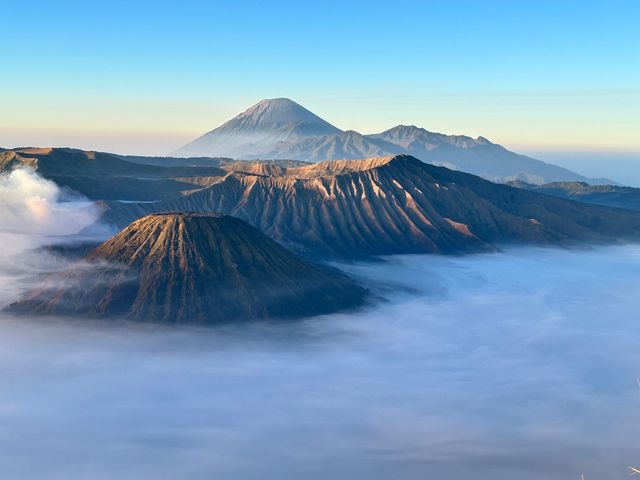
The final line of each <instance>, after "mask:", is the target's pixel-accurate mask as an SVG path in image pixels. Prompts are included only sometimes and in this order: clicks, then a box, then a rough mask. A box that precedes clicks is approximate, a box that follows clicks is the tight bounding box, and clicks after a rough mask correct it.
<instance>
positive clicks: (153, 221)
mask: <svg viewBox="0 0 640 480" xmlns="http://www.w3.org/2000/svg"><path fill="white" fill-rule="evenodd" d="M366 296H367V291H366V290H365V289H363V288H361V287H360V286H358V285H357V284H356V283H355V282H354V281H353V280H351V279H350V278H348V277H346V276H344V275H343V274H342V273H339V272H338V271H335V270H332V269H328V268H327V269H325V268H323V267H319V266H316V265H313V264H311V263H308V262H306V261H303V260H301V259H300V258H298V257H297V256H296V255H294V254H293V253H291V252H289V251H288V250H286V249H285V248H284V247H282V246H281V245H279V244H278V243H276V242H275V241H273V240H271V239H270V238H269V237H267V236H266V235H264V234H262V233H261V232H260V231H259V230H257V229H256V228H254V227H251V226H250V225H248V224H247V223H245V222H244V221H242V220H240V219H237V218H234V217H230V216H227V215H222V214H215V213H174V212H172V213H159V214H154V215H148V216H146V217H144V218H141V219H139V220H137V221H135V222H133V223H132V224H131V225H129V226H128V227H127V228H125V229H124V230H123V231H121V232H120V233H118V234H117V235H115V236H114V237H113V238H111V239H110V240H107V241H106V242H105V243H103V244H102V245H100V246H99V247H98V248H97V249H96V250H94V251H93V252H92V253H90V254H89V255H88V256H87V257H86V258H85V260H84V261H83V262H80V263H77V264H75V265H74V266H73V267H71V268H69V269H68V270H66V271H64V272H61V273H59V274H56V275H53V276H50V277H48V278H47V279H45V281H44V282H43V285H42V286H40V287H39V288H37V289H35V290H34V291H32V292H30V293H28V294H27V295H26V296H25V297H24V298H23V299H22V300H20V301H19V302H16V303H14V304H12V305H10V306H9V307H8V310H9V311H11V312H14V313H23V314H45V315H70V316H95V317H114V318H117V317H122V318H128V319H131V320H136V321H153V322H161V323H197V324H216V323H221V322H226V321H243V320H251V319H264V318H295V317H304V316H310V315H318V314H327V313H331V312H334V311H337V310H342V309H348V308H352V307H356V306H359V305H361V304H362V303H363V302H364V301H365V298H366Z"/></svg>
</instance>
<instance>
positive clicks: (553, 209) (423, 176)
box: [104, 155, 640, 258]
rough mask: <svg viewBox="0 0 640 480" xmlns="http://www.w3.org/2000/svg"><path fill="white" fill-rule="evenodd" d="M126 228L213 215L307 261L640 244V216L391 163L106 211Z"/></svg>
mask: <svg viewBox="0 0 640 480" xmlns="http://www.w3.org/2000/svg"><path fill="white" fill-rule="evenodd" d="M110 208H111V210H110V211H108V212H107V213H106V215H105V217H104V220H105V221H108V222H110V223H114V224H123V223H127V222H129V221H131V220H133V219H135V218H137V217H140V216H143V215H145V214H147V213H149V212H150V211H161V210H193V211H221V212H225V213H227V214H230V215H234V216H237V217H239V218H242V219H243V220H245V221H247V222H248V223H250V224H252V225H254V226H256V227H258V228H259V229H260V230H262V231H263V232H265V233H266V234H268V235H269V236H271V237H272V238H274V239H276V240H278V241H280V242H281V243H283V244H285V245H286V246H288V247H290V248H292V249H295V250H297V251H299V252H303V253H305V254H308V255H312V256H320V257H341V258H364V257H368V256H371V255H383V254H400V253H425V252H432V253H457V252H472V251H486V250H492V249H494V248H495V245H496V244H498V243H505V242H520V243H522V242H524V243H535V244H559V243H575V242H586V243H589V242H611V241H617V240H619V239H621V238H638V237H639V236H640V215H638V214H636V213H633V212H626V211H622V210H617V209H611V208H606V207H600V206H595V205H585V204H580V203H576V202H571V201H567V200H561V199H557V198H552V197H549V196H546V195H539V194H536V193H533V192H529V191H525V190H521V189H516V188H512V187H509V186H505V185H498V184H495V183H491V182H488V181H486V180H483V179H481V178H479V177H476V176H474V175H470V174H465V173H462V172H457V171H452V170H449V169H446V168H443V167H436V166H433V165H428V164H425V163H423V162H420V161H419V160H417V159H416V158H414V157H411V156H406V155H399V156H392V157H381V158H373V159H367V160H360V161H331V162H323V163H319V164H314V165H309V166H305V167H299V168H288V169H284V170H283V171H281V172H277V174H275V173H274V174H271V175H263V174H254V173H250V172H232V173H229V174H228V175H227V176H226V177H224V178H223V179H221V180H220V181H218V182H216V183H215V184H212V185H210V186H209V187H207V188H204V189H202V190H200V191H198V192H195V193H193V194H191V195H186V196H184V197H181V198H178V199H173V200H171V201H168V202H159V203H156V204H128V205H113V204H112V205H110Z"/></svg>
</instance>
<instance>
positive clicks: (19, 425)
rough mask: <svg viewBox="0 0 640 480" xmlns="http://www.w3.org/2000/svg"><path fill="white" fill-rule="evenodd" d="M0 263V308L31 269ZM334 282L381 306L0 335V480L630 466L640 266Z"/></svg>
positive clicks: (607, 474) (29, 326) (352, 475)
mask: <svg viewBox="0 0 640 480" xmlns="http://www.w3.org/2000/svg"><path fill="white" fill-rule="evenodd" d="M0 187H1V186H0ZM1 193H2V190H1V188H0V194H1ZM0 196H1V195H0ZM47 198H49V200H48V201H47V202H44V203H45V204H50V205H49V207H48V209H47V211H48V212H49V213H50V214H52V215H62V217H60V218H64V216H65V215H67V214H68V213H69V210H68V209H67V207H68V206H64V205H62V206H61V205H58V204H57V199H56V197H55V195H54V196H53V197H44V200H47ZM40 203H41V204H42V203H43V202H40ZM38 211H39V210H38ZM1 214H2V211H1V210H0V215H1ZM24 215H25V222H26V223H29V222H40V221H41V220H40V219H38V218H31V217H30V216H29V212H28V211H26V212H25V213H24ZM29 219H30V220H29ZM27 220H29V221H27ZM54 223H56V224H57V223H59V222H54ZM23 226H24V225H22V222H15V224H13V227H12V228H14V229H16V228H17V229H18V233H15V232H13V233H12V232H6V231H5V232H4V233H3V235H4V236H3V240H5V243H6V241H7V240H6V235H17V234H21V233H20V228H22V227H23ZM27 226H28V225H27ZM25 228H26V227H25ZM29 231H32V229H31V227H29ZM10 243H11V245H12V249H11V252H12V253H11V255H8V254H6V252H5V255H4V256H0V269H4V270H3V275H1V276H0V279H1V280H0V282H1V285H0V292H1V293H0V304H6V302H8V301H10V300H11V297H12V296H13V295H15V291H16V290H17V289H19V286H18V287H17V286H16V282H15V281H14V278H15V277H13V276H12V275H13V273H12V272H14V271H15V270H12V268H13V269H15V268H16V265H18V266H20V268H21V270H20V272H22V276H21V277H20V278H22V279H23V280H24V279H28V278H30V277H29V275H28V274H29V272H31V269H30V268H27V267H29V266H33V265H36V264H37V265H39V264H40V263H39V262H38V261H36V260H37V258H36V259H34V258H35V257H33V256H24V254H25V252H22V254H20V253H16V251H15V250H16V248H17V245H20V243H19V242H17V241H15V239H14V240H12V241H11V242H10ZM20 255H23V257H20ZM21 258H30V259H31V260H30V262H31V263H29V262H26V263H25V262H24V261H19V260H20V259H21ZM39 268H42V267H39ZM345 268H347V269H348V270H349V271H350V272H351V273H352V274H354V275H356V276H358V277H360V278H362V279H368V280H367V281H368V282H372V283H370V284H372V285H374V288H375V291H376V292H378V293H380V294H381V295H383V296H385V297H386V298H387V299H389V302H388V303H384V304H379V305H377V306H375V307H373V308H370V309H368V310H365V311H361V312H358V313H350V314H341V315H332V316H328V317H322V318H314V319H309V320H306V321H302V322H294V323H282V324H271V325H268V324H263V325H254V326H252V327H242V328H237V329H236V328H218V329H213V328H212V329H196V328H174V327H171V328H169V327H157V326H150V325H122V324H117V325H116V324H107V323H100V322H89V321H87V322H83V321H71V320H65V319H58V320H46V319H24V318H21V319H13V318H10V317H8V316H6V315H0V379H2V383H1V384H0V472H2V474H1V476H2V478H7V479H21V480H42V479H55V480H69V479H83V480H97V479H101V480H102V479H104V480H107V479H109V480H112V479H115V478H122V479H136V480H147V479H149V480H151V479H153V480H158V479H160V480H162V479H172V480H173V479H176V480H178V479H179V480H191V479H203V480H204V479H207V480H210V479H216V480H218V479H233V480H237V479H239V480H244V479H256V480H258V479H260V480H264V479H350V480H351V479H360V478H363V479H365V478H366V479H394V480H396V479H400V480H402V479H420V480H422V479H425V478H433V479H443V480H448V479H452V480H457V479H463V478H464V479H467V478H475V479H482V480H485V479H486V480H503V479H504V480H507V479H508V480H513V479H515V478H517V479H523V480H527V479H540V480H542V479H544V480H549V479H551V480H553V479H579V478H580V474H581V473H584V475H585V478H586V479H587V480H590V479H610V478H625V477H626V476H627V474H628V470H627V465H635V464H640V388H639V385H638V380H637V376H638V375H640V354H639V349H638V339H640V322H639V320H640V315H639V312H640V295H639V294H638V292H639V291H640V247H637V246H629V247H609V248H599V249H595V250H591V251H566V250H552V249H514V250H509V251H507V252H505V253H501V254H493V255H476V256H466V257H449V258H443V257H437V256H406V257H395V258H390V259H389V261H388V262H387V263H376V264H365V265H355V266H349V267H345ZM23 283H24V281H23ZM23 283H20V285H23Z"/></svg>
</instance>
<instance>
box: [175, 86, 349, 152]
mask: <svg viewBox="0 0 640 480" xmlns="http://www.w3.org/2000/svg"><path fill="white" fill-rule="evenodd" d="M336 133H340V129H338V128H336V127H334V126H333V125H331V124H330V123H329V122H327V121H325V120H323V119H322V118H320V117H318V116H317V115H315V114H314V113H312V112H310V111H309V110H307V109H306V108H304V107H303V106H301V105H299V104H297V103H296V102H294V101H292V100H289V99H288V98H274V99H266V100H262V101H261V102H259V103H257V104H256V105H254V106H252V107H250V108H249V109H247V110H246V111H244V112H242V113H241V114H239V115H237V116H236V117H234V118H232V119H231V120H229V121H228V122H226V123H224V124H223V125H221V126H220V127H218V128H216V129H214V130H212V131H210V132H208V133H205V134H204V135H202V136H201V137H199V138H197V139H195V140H194V141H193V142H191V143H189V144H187V145H185V146H184V147H182V148H180V149H179V150H177V151H176V152H175V155H177V156H183V157H195V156H227V157H233V158H259V157H260V155H261V154H262V153H263V152H267V151H269V150H271V149H273V147H274V145H276V144H277V143H278V142H298V141H301V140H303V139H305V138H308V137H318V136H323V135H332V134H336ZM265 158H267V157H265ZM268 158H273V157H268ZM277 158H286V157H277Z"/></svg>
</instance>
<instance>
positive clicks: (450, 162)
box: [174, 98, 615, 184]
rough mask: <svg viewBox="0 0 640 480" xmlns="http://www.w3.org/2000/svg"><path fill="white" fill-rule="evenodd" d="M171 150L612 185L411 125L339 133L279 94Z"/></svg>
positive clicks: (501, 179) (502, 178)
mask: <svg viewBox="0 0 640 480" xmlns="http://www.w3.org/2000/svg"><path fill="white" fill-rule="evenodd" d="M265 112H266V113H265ZM174 153H175V154H177V155H181V156H187V157H189V156H214V157H218V156H231V157H235V158H240V159H251V160H255V159H275V158H279V159H282V158H290V159H293V160H302V161H307V162H318V161H325V160H356V159H360V158H367V157H371V156H383V155H400V154H406V155H412V156H414V157H416V158H419V159H420V160H422V161H424V162H427V163H432V164H434V165H442V166H446V167H448V168H451V169H454V170H462V171H465V172H469V173H473V174H474V175H479V176H481V177H483V178H486V179H488V180H491V181H496V182H507V181H516V180H520V181H525V182H528V183H534V184H543V183H548V182H550V181H585V182H588V183H591V184H604V183H615V182H612V181H611V180H609V179H605V178H589V177H585V176H583V175H580V174H577V173H575V172H572V171H570V170H568V169H566V168H563V167H559V166H556V165H552V164H549V163H546V162H543V161H541V160H536V159H534V158H531V157H527V156H526V155H521V154H517V153H514V152H511V151H509V150H507V149H506V148H504V147H503V146H501V145H499V144H497V143H493V142H491V141H490V140H488V139H487V138H485V137H482V136H479V137H477V138H471V137H468V136H466V135H446V134H442V133H437V132H430V131H428V130H426V129H424V128H421V127H417V126H415V125H397V126H395V127H392V128H390V129H388V130H385V131H383V132H380V133H375V134H368V135H362V134H360V133H358V132H355V131H353V130H347V131H342V130H340V129H338V128H336V127H334V126H333V125H331V124H330V123H328V122H326V121H325V120H323V119H321V118H320V117H318V116H317V115H315V114H312V113H311V112H309V111H308V110H306V109H305V108H304V107H302V106H301V105H299V104H297V103H295V102H293V101H292V100H289V99H285V98H279V99H266V100H262V101H260V102H259V103H257V104H256V105H254V106H252V107H250V108H249V109H247V110H245V111H244V112H242V113H241V114H239V115H237V116H236V117H234V118H232V119H231V120H229V121H227V122H225V123H223V124H222V125H221V126H220V127H217V128H215V129H214V130H211V131H210V132H208V133H205V134H204V135H202V136H201V137H198V138H197V139H195V140H194V141H192V142H190V143H189V144H187V145H185V146H184V147H181V148H180V149H178V150H177V151H176V152H174Z"/></svg>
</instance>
